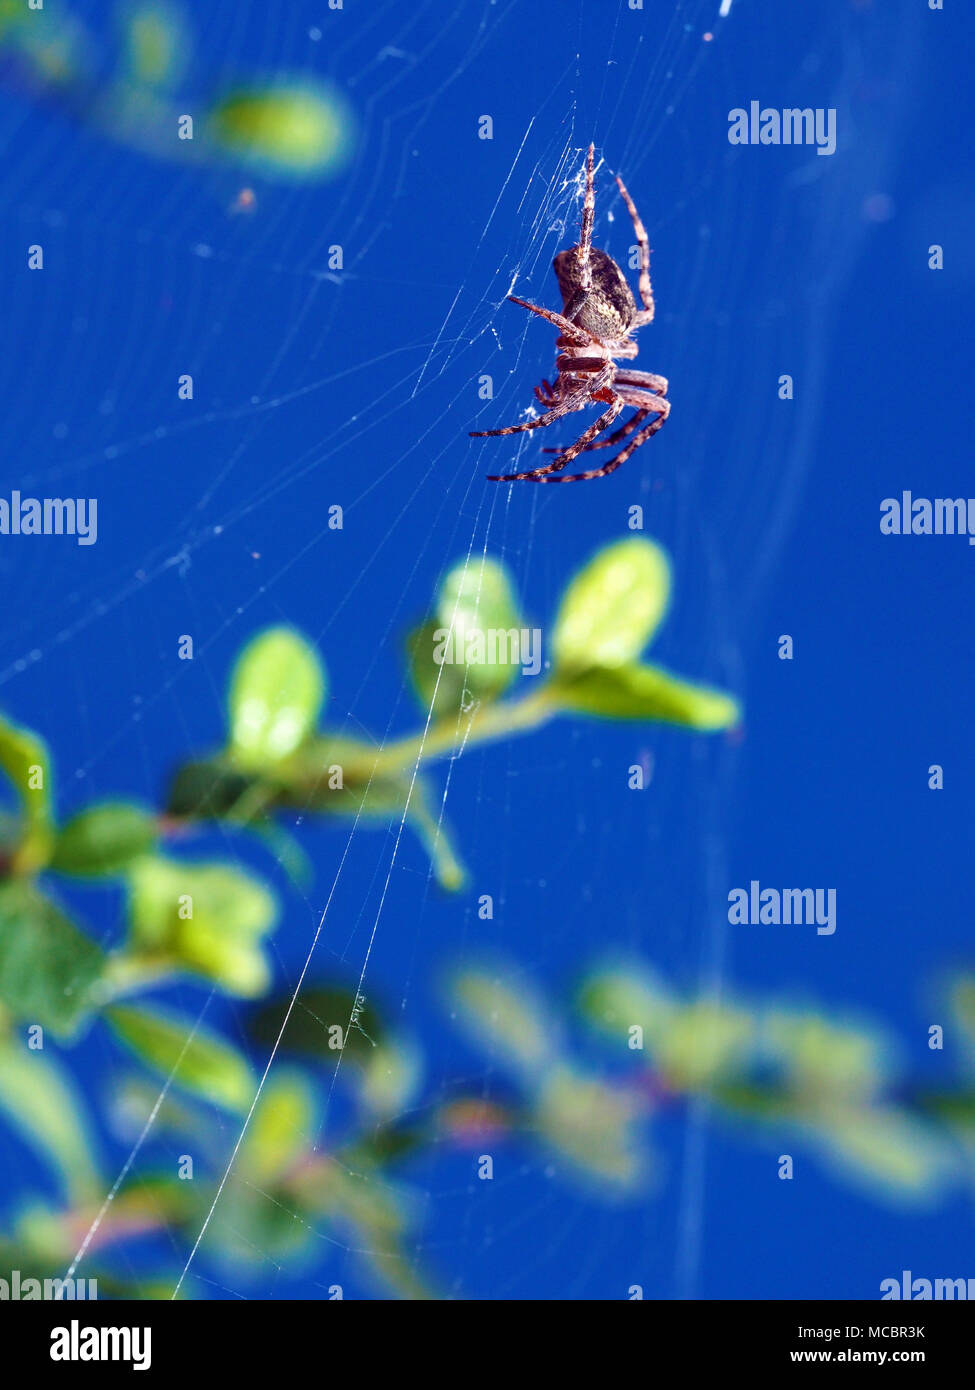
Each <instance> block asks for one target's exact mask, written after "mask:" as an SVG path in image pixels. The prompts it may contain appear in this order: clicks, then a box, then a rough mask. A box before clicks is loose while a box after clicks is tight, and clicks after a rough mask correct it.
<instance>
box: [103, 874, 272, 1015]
mask: <svg viewBox="0 0 975 1390" xmlns="http://www.w3.org/2000/svg"><path fill="white" fill-rule="evenodd" d="M276 912H277V908H276V904H275V900H274V898H273V897H272V895H271V893H270V892H269V891H268V890H267V889H266V888H265V887H264V885H263V883H261V882H260V881H259V880H258V879H256V878H252V877H251V875H250V874H245V873H244V872H243V871H242V870H241V869H233V868H229V867H227V866H226V865H224V864H189V863H181V862H179V861H177V860H171V859H164V858H161V857H155V858H144V859H140V860H137V861H136V863H135V864H134V865H133V867H132V868H131V870H130V871H129V915H130V921H131V928H132V931H131V944H132V948H133V949H134V950H135V951H137V952H142V953H144V954H145V955H147V956H149V957H150V958H156V959H162V960H163V961H166V960H169V961H172V962H173V963H174V964H176V965H177V966H181V967H182V968H183V969H185V970H189V971H192V972H194V973H195V974H198V975H203V976H205V977H206V978H207V979H211V980H215V981H216V982H217V984H219V985H220V987H221V988H222V989H224V990H226V991H227V992H228V993H230V994H239V995H243V996H245V997H249V996H253V995H256V994H261V993H263V991H264V990H265V989H266V988H267V985H268V981H269V979H270V971H269V968H268V965H267V961H266V960H265V958H264V953H263V951H262V950H261V946H260V940H261V938H262V937H263V936H264V935H265V934H266V933H267V932H268V931H270V929H271V927H272V925H273V923H274V920H275V916H276Z"/></svg>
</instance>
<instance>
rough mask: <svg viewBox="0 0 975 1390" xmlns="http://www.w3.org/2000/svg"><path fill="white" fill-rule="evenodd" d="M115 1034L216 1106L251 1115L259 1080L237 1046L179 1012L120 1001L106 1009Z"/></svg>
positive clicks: (152, 1064) (154, 1066)
mask: <svg viewBox="0 0 975 1390" xmlns="http://www.w3.org/2000/svg"><path fill="white" fill-rule="evenodd" d="M105 1018H106V1020H107V1022H108V1023H109V1024H110V1025H111V1028H112V1030H113V1032H114V1033H115V1034H116V1035H117V1036H118V1037H119V1038H120V1039H121V1040H122V1042H123V1043H125V1045H126V1047H128V1048H129V1049H130V1050H131V1051H132V1052H134V1053H135V1055H136V1056H137V1057H138V1058H139V1059H140V1061H143V1062H145V1063H146V1065H147V1066H149V1067H151V1068H152V1069H153V1070H154V1071H157V1072H161V1073H162V1075H163V1076H172V1078H173V1081H174V1083H175V1084H176V1085H177V1086H181V1087H182V1088H183V1090H186V1091H192V1092H193V1093H194V1094H195V1095H197V1096H201V1097H202V1098H203V1099H204V1100H206V1101H208V1102H209V1103H210V1104H211V1105H219V1106H221V1107H222V1108H223V1109H224V1110H234V1111H237V1112H238V1113H246V1111H247V1109H248V1108H249V1106H250V1104H251V1101H252V1100H253V1099H254V1093H255V1091H256V1090H257V1083H256V1081H255V1079H254V1075H253V1073H252V1071H251V1068H250V1066H249V1065H248V1063H247V1061H246V1060H245V1059H244V1058H243V1057H242V1056H241V1054H240V1053H239V1052H237V1051H236V1049H235V1048H233V1047H231V1046H230V1044H229V1043H227V1042H225V1041H224V1039H223V1038H220V1037H218V1036H217V1035H216V1034H215V1033H211V1032H209V1031H207V1030H205V1029H203V1028H201V1027H200V1026H199V1025H197V1026H196V1028H195V1031H194V1022H193V1020H192V1019H190V1018H183V1017H180V1016H179V1015H177V1014H173V1013H168V1012H163V1011H162V1010H159V1009H150V1008H148V1007H145V1006H140V1007H138V1008H135V1007H131V1006H129V1005H121V1004H116V1005H113V1006H112V1007H111V1008H109V1009H106V1010H105Z"/></svg>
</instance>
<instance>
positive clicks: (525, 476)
mask: <svg viewBox="0 0 975 1390" xmlns="http://www.w3.org/2000/svg"><path fill="white" fill-rule="evenodd" d="M604 389H606V393H607V396H608V398H609V402H610V404H609V409H608V410H604V411H603V413H602V415H600V417H599V419H598V420H594V421H593V423H592V424H591V425H590V426H589V428H588V429H586V430H584V431H583V432H582V434H580V436H579V438H578V439H577V440H576V442H575V443H574V444H570V445H569V447H568V449H565V450H564V451H563V452H562V453H561V454H559V456H558V458H557V459H553V460H552V462H551V463H547V464H545V466H544V467H543V468H532V469H529V470H528V472H527V473H501V474H489V475H488V482H491V483H517V482H532V483H538V482H543V481H545V480H546V478H545V475H546V474H548V473H557V472H559V470H560V469H562V468H564V467H565V466H566V464H568V463H571V462H572V460H573V459H574V458H576V456H577V455H578V454H581V453H582V451H583V449H585V448H586V446H587V445H588V444H589V441H590V440H592V439H595V437H596V435H597V434H601V433H602V431H603V430H604V429H606V428H607V426H609V425H611V424H612V423H613V421H614V420H615V419H616V417H617V415H618V414H619V413H620V411H621V410H622V409H623V408H624V406H625V405H626V402H625V401H624V400H623V397H622V396H620V395H617V393H616V392H615V391H612V390H610V389H609V388H604ZM595 399H602V400H605V399H606V396H599V397H595ZM668 409H669V407H668Z"/></svg>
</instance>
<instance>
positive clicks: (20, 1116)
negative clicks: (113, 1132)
mask: <svg viewBox="0 0 975 1390" xmlns="http://www.w3.org/2000/svg"><path fill="white" fill-rule="evenodd" d="M0 1107H2V1108H3V1110H4V1112H5V1113H6V1115H7V1117H8V1118H9V1119H10V1121H11V1122H12V1123H13V1125H14V1126H15V1128H16V1129H18V1130H19V1131H20V1133H21V1134H22V1135H23V1137H24V1139H25V1140H26V1141H27V1143H29V1144H30V1145H31V1147H32V1148H33V1149H34V1150H35V1151H36V1152H37V1153H39V1154H40V1155H41V1157H42V1158H44V1159H46V1160H47V1162H48V1163H50V1165H51V1166H52V1168H53V1169H54V1170H55V1172H57V1173H58V1174H60V1176H61V1179H62V1182H63V1184H64V1188H65V1191H66V1193H67V1194H68V1195H69V1196H70V1197H71V1198H72V1199H74V1200H76V1201H78V1202H79V1203H82V1202H85V1201H90V1200H91V1198H92V1197H93V1195H94V1194H95V1192H96V1191H97V1189H98V1174H97V1172H96V1170H95V1166H94V1164H93V1162H92V1159H91V1157H90V1152H91V1136H90V1133H89V1126H88V1121H87V1118H86V1116H85V1113H84V1111H83V1109H82V1104H81V1099H80V1096H79V1093H78V1090H77V1088H76V1086H75V1084H74V1081H73V1080H72V1078H71V1076H70V1074H69V1073H68V1072H67V1071H66V1070H65V1069H64V1068H63V1067H62V1066H61V1064H60V1062H58V1061H57V1060H56V1059H55V1058H54V1057H51V1056H49V1055H48V1054H47V1053H46V1052H41V1051H36V1052H34V1051H31V1050H30V1049H28V1048H26V1047H23V1046H21V1045H19V1044H17V1043H15V1042H13V1041H5V1042H3V1043H2V1044H0Z"/></svg>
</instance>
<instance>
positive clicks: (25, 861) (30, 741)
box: [0, 718, 53, 873]
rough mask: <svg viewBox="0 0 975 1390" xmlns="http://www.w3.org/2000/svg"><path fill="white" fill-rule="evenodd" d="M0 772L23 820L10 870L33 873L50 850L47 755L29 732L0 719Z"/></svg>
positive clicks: (49, 783) (49, 796) (45, 749)
mask: <svg viewBox="0 0 975 1390" xmlns="http://www.w3.org/2000/svg"><path fill="white" fill-rule="evenodd" d="M0 769H2V771H3V772H5V773H6V775H7V777H8V778H9V779H10V781H11V783H12V784H13V787H14V790H15V791H16V793H17V800H18V804H19V807H20V811H21V816H22V820H23V827H22V835H21V839H20V843H19V845H18V848H17V851H16V854H15V857H14V868H15V869H16V871H17V872H19V873H33V872H35V871H36V870H37V869H40V868H43V866H44V864H45V863H46V862H47V858H48V855H49V854H50V849H51V837H52V833H53V832H52V829H51V778H52V775H53V774H52V771H51V755H50V752H49V751H48V748H47V744H46V743H44V741H43V739H40V738H38V737H37V735H36V734H34V733H32V732H31V730H30V729H23V728H21V727H20V726H19V725H17V724H12V723H10V722H9V721H8V720H6V719H2V718H0Z"/></svg>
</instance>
